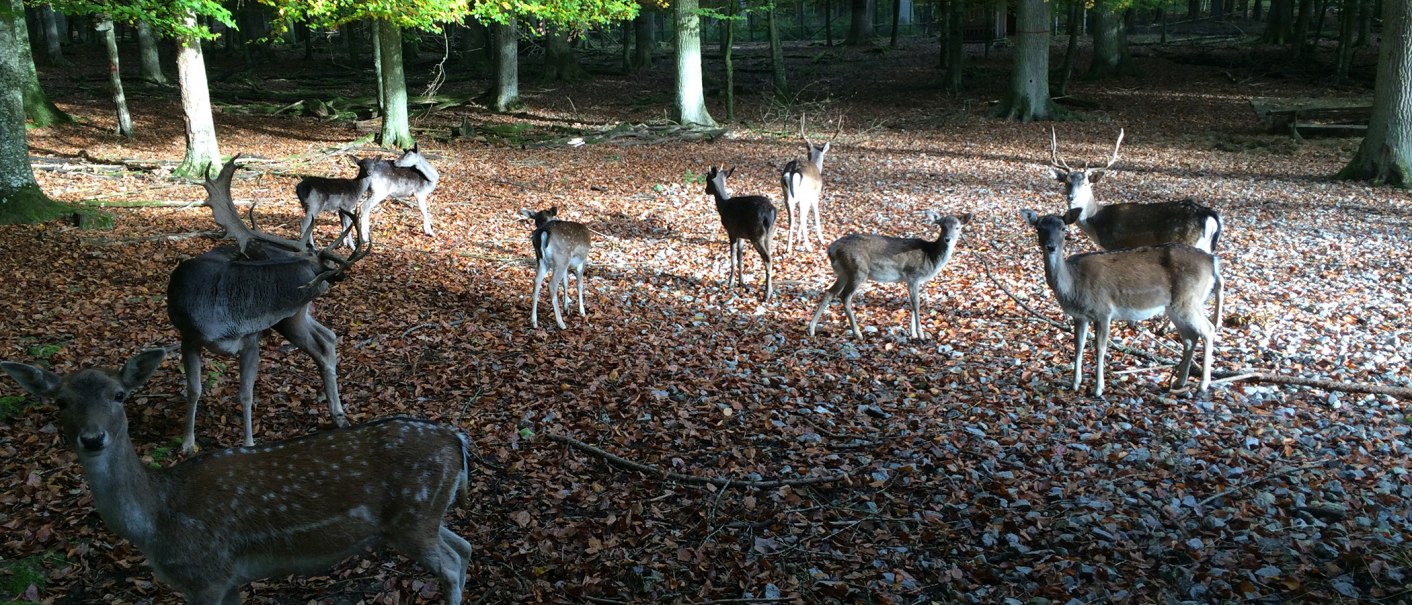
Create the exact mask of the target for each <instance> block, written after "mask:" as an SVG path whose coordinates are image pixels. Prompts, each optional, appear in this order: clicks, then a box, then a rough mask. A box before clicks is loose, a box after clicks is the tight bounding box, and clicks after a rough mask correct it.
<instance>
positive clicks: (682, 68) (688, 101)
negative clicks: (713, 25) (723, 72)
mask: <svg viewBox="0 0 1412 605" xmlns="http://www.w3.org/2000/svg"><path fill="white" fill-rule="evenodd" d="M699 6H700V3H699V1H698V0H678V1H676V2H673V3H672V14H673V16H674V17H675V19H676V28H675V29H676V44H675V45H674V48H675V50H676V52H675V53H674V54H675V59H676V103H675V107H674V110H675V116H674V117H675V118H676V120H677V122H678V123H680V124H683V125H686V124H696V125H699V126H705V127H708V128H715V127H716V121H715V120H713V119H711V114H710V113H707V112H706V95H705V94H704V92H703V87H702V83H701V17H700V16H699V15H697V14H696V13H697V9H698V7H699Z"/></svg>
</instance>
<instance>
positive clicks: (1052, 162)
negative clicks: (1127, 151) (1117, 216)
mask: <svg viewBox="0 0 1412 605" xmlns="http://www.w3.org/2000/svg"><path fill="white" fill-rule="evenodd" d="M1049 136H1050V139H1049V176H1050V178H1053V179H1054V180H1057V181H1059V182H1060V183H1063V184H1064V197H1065V198H1067V200H1068V202H1069V205H1070V207H1078V206H1080V205H1083V204H1087V203H1089V202H1090V201H1092V200H1093V184H1094V183H1097V182H1098V181H1100V180H1102V179H1103V175H1104V174H1105V173H1107V172H1108V169H1110V168H1112V167H1113V164H1114V163H1116V162H1117V161H1118V149H1119V148H1121V147H1122V146H1123V130H1122V129H1119V130H1118V142H1117V143H1115V144H1114V145H1113V155H1112V156H1111V157H1109V158H1108V163H1107V164H1104V166H1103V167H1102V168H1089V167H1088V165H1087V164H1085V165H1084V167H1083V168H1080V169H1078V170H1074V169H1073V168H1070V167H1069V164H1068V163H1067V162H1065V161H1064V160H1063V159H1061V158H1060V157H1059V134H1058V133H1056V132H1055V131H1054V129H1053V128H1050V129H1049Z"/></svg>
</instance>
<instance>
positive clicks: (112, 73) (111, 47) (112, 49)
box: [96, 15, 132, 139]
mask: <svg viewBox="0 0 1412 605" xmlns="http://www.w3.org/2000/svg"><path fill="white" fill-rule="evenodd" d="M96 29H97V30H98V32H99V33H101V34H103V45H104V46H105V47H107V49H108V86H109V88H110V90H111V91H112V93H113V107H114V108H116V109H117V112H118V134H120V135H123V136H125V137H127V138H129V139H131V138H132V115H131V114H129V113H128V111H127V97H125V96H123V75H122V71H121V70H120V69H118V38H117V36H115V35H113V20H112V19H111V18H109V17H108V16H107V15H104V16H102V17H100V18H99V19H98V26H97V28H96Z"/></svg>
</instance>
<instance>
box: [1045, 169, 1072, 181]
mask: <svg viewBox="0 0 1412 605" xmlns="http://www.w3.org/2000/svg"><path fill="white" fill-rule="evenodd" d="M1049 178H1051V179H1054V180H1056V181H1059V182H1060V183H1064V182H1067V181H1068V180H1069V171H1067V170H1063V169H1061V168H1055V167H1053V166H1050V167H1049Z"/></svg>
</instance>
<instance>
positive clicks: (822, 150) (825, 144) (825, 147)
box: [819, 141, 829, 153]
mask: <svg viewBox="0 0 1412 605" xmlns="http://www.w3.org/2000/svg"><path fill="white" fill-rule="evenodd" d="M828 152H829V142H828V141H824V146H823V147H822V148H820V149H819V153H828Z"/></svg>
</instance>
